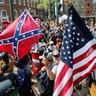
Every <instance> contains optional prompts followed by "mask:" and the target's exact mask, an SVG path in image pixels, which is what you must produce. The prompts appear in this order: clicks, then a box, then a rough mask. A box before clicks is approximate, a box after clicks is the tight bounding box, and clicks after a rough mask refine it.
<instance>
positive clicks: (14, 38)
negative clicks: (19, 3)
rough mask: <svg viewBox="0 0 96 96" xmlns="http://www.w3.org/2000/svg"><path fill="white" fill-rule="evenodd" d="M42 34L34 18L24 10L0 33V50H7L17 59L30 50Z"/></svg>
mask: <svg viewBox="0 0 96 96" xmlns="http://www.w3.org/2000/svg"><path fill="white" fill-rule="evenodd" d="M42 35H43V33H42V32H41V31H40V29H39V27H38V26H37V24H36V23H35V21H34V19H33V18H32V17H31V15H30V14H29V12H28V11H27V10H25V11H24V12H23V13H22V14H21V15H20V16H19V17H18V18H17V19H16V20H15V21H14V22H13V23H12V24H10V25H9V26H8V27H7V29H5V30H4V31H3V32H2V33H1V34H0V51H4V52H8V53H9V54H11V55H13V56H14V57H15V58H16V60H19V59H21V58H22V57H23V56H24V55H25V54H26V53H28V51H30V49H31V48H32V46H34V45H35V43H37V42H38V40H39V39H40V38H41V37H42Z"/></svg>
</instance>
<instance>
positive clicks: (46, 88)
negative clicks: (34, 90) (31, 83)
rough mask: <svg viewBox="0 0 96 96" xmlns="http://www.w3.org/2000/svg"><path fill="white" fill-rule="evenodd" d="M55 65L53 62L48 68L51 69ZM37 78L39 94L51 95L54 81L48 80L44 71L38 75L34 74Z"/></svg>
mask: <svg viewBox="0 0 96 96" xmlns="http://www.w3.org/2000/svg"><path fill="white" fill-rule="evenodd" d="M55 65H57V63H56V62H54V63H53V64H52V65H51V66H50V68H51V69H52V68H53V66H55ZM36 77H37V85H38V89H39V91H40V93H43V94H45V95H52V93H53V87H54V80H50V79H49V77H48V76H47V73H46V71H40V72H39V73H38V74H36Z"/></svg>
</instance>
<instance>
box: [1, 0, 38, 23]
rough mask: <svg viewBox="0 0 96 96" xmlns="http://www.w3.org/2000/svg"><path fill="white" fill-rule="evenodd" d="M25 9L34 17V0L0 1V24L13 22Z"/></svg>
mask: <svg viewBox="0 0 96 96" xmlns="http://www.w3.org/2000/svg"><path fill="white" fill-rule="evenodd" d="M25 9H27V10H28V11H29V12H30V13H31V14H32V16H35V15H36V0H0V22H3V21H6V20H7V21H13V20H14V19H16V18H17V17H18V16H19V15H20V14H21V13H22V12H23V11H24V10H25ZM12 19H13V20H12Z"/></svg>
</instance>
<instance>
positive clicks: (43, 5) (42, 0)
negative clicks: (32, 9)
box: [36, 0, 55, 14]
mask: <svg viewBox="0 0 96 96" xmlns="http://www.w3.org/2000/svg"><path fill="white" fill-rule="evenodd" d="M36 6H37V8H38V9H43V10H44V11H45V12H48V9H49V4H48V0H38V1H37V3H36ZM54 6H55V0H50V9H52V10H53V8H54V10H55V7H54ZM52 10H50V11H52ZM51 14H52V12H51Z"/></svg>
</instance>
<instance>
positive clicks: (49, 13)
mask: <svg viewBox="0 0 96 96" xmlns="http://www.w3.org/2000/svg"><path fill="white" fill-rule="evenodd" d="M50 16H51V12H50V0H48V19H49V21H50Z"/></svg>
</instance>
